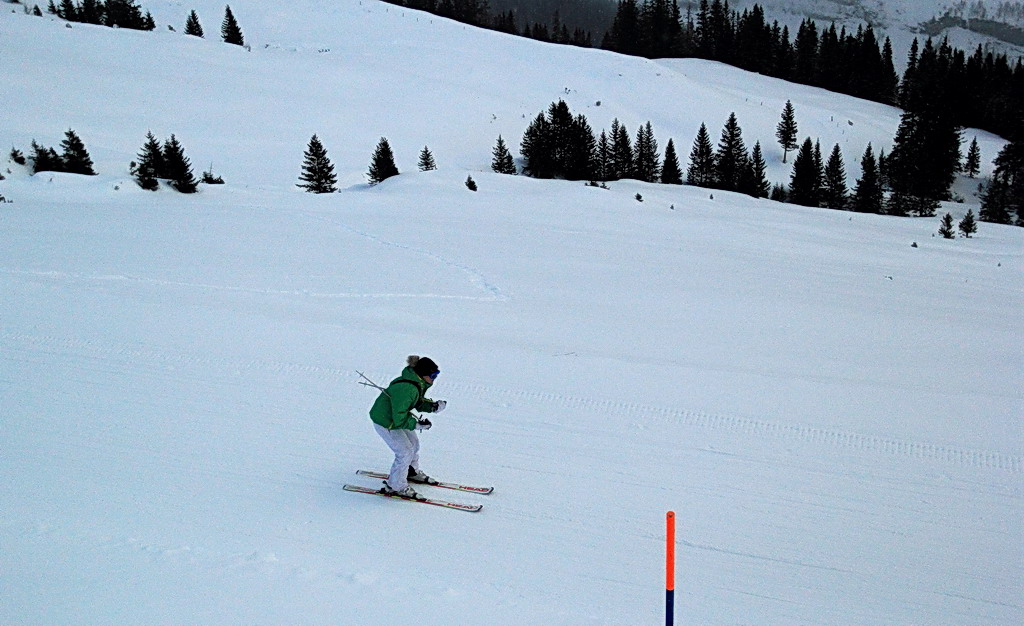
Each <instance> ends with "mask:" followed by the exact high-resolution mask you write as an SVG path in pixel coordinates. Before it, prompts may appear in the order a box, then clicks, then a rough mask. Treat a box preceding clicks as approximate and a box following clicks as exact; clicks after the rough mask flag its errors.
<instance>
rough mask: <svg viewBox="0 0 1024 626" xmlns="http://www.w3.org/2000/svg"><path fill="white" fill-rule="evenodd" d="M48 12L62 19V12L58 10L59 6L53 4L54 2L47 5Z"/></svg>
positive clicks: (51, 1)
mask: <svg viewBox="0 0 1024 626" xmlns="http://www.w3.org/2000/svg"><path fill="white" fill-rule="evenodd" d="M46 12H47V13H49V14H50V15H56V16H57V17H60V10H59V9H58V8H57V5H56V4H54V3H53V0H50V3H49V4H47V5H46Z"/></svg>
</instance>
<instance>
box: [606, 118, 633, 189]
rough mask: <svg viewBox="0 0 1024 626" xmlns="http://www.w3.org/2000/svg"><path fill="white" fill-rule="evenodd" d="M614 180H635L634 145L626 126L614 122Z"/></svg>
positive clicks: (612, 138)
mask: <svg viewBox="0 0 1024 626" xmlns="http://www.w3.org/2000/svg"><path fill="white" fill-rule="evenodd" d="M611 140H612V180H621V179H623V178H633V175H634V174H633V163H634V154H633V145H632V142H631V141H630V139H629V132H628V131H627V130H626V125H625V124H620V123H619V120H618V119H614V120H612V137H611Z"/></svg>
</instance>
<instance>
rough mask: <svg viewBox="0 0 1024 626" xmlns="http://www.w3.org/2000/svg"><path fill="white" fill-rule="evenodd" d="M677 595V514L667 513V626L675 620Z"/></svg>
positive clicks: (670, 625)
mask: <svg viewBox="0 0 1024 626" xmlns="http://www.w3.org/2000/svg"><path fill="white" fill-rule="evenodd" d="M675 595H676V514H675V513H673V512H672V511H669V512H668V513H667V514H666V515H665V626H672V623H673V621H674V620H675V616H674V613H675Z"/></svg>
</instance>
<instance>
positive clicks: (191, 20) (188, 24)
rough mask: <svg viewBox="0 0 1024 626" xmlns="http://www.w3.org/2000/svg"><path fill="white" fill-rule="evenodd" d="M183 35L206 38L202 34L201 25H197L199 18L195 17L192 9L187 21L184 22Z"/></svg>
mask: <svg viewBox="0 0 1024 626" xmlns="http://www.w3.org/2000/svg"><path fill="white" fill-rule="evenodd" d="M185 34H186V35H192V36H193V37H205V36H206V35H205V34H204V33H203V25H202V24H200V23H199V16H198V15H196V12H195V10H194V9H193V10H192V12H191V13H189V14H188V19H187V20H185Z"/></svg>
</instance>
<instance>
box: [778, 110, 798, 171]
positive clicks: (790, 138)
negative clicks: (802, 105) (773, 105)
mask: <svg viewBox="0 0 1024 626" xmlns="http://www.w3.org/2000/svg"><path fill="white" fill-rule="evenodd" d="M796 135H797V126H796V113H795V112H794V110H793V103H792V102H791V101H789V100H786V106H785V107H783V109H782V119H781V120H779V125H778V126H776V127H775V137H776V138H777V139H778V140H779V145H780V146H782V162H783V163H785V162H786V155H788V154H789V151H790V150H796V149H797V148H798V147H799V144H797V142H796Z"/></svg>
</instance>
